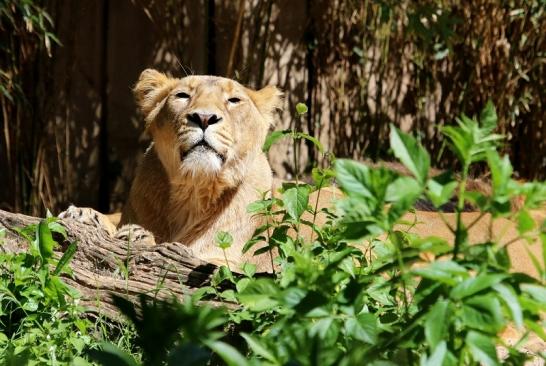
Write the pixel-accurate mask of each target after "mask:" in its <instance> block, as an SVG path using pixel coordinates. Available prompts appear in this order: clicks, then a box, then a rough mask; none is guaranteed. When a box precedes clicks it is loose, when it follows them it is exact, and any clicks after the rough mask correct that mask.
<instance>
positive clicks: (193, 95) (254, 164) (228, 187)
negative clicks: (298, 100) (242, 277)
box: [120, 69, 281, 268]
mask: <svg viewBox="0 0 546 366" xmlns="http://www.w3.org/2000/svg"><path fill="white" fill-rule="evenodd" d="M134 94H135V98H136V101H137V104H138V106H139V108H140V110H141V112H142V114H143V116H144V118H145V122H146V129H147V131H148V132H149V133H150V135H151V136H152V139H153V142H152V144H151V145H150V147H149V148H148V150H147V151H146V153H145V156H144V160H143V162H142V163H141V164H140V166H139V167H138V170H137V172H136V177H135V179H134V181H133V184H132V187H131V191H130V194H129V200H128V202H127V204H126V206H125V208H124V210H123V212H122V217H121V222H120V225H125V224H138V225H140V226H142V227H144V228H145V229H147V230H149V231H151V232H152V233H153V235H154V237H155V240H156V242H158V243H159V242H166V241H176V242H180V243H183V244H185V245H187V246H188V247H190V248H191V249H192V251H193V253H194V254H195V255H196V256H197V257H199V258H201V259H203V260H206V261H209V262H212V263H223V262H224V253H223V252H222V250H221V249H220V248H218V247H216V246H215V245H214V242H215V237H216V234H217V233H218V232H219V231H226V232H229V233H231V235H232V236H233V245H232V246H231V247H230V248H229V249H227V252H226V254H227V258H228V260H230V261H233V262H235V263H241V261H242V260H245V259H247V260H248V261H250V262H256V260H258V259H259V258H260V257H253V256H252V254H251V253H249V256H248V258H244V257H243V258H241V251H242V247H243V245H244V244H245V242H246V241H247V240H248V239H250V238H251V236H252V233H253V232H254V229H255V228H256V222H255V221H254V220H255V219H254V218H252V217H251V215H250V214H248V213H247V210H246V207H247V205H248V204H249V203H251V202H253V201H255V200H257V199H258V198H260V195H261V194H262V192H266V191H269V190H270V189H271V184H272V173H271V168H270V166H269V163H268V161H267V159H266V157H265V155H264V153H263V152H262V149H261V148H262V145H263V143H264V141H265V137H266V135H267V132H268V129H269V126H270V125H271V122H272V119H273V112H274V110H275V109H276V108H277V107H278V106H279V104H280V96H281V93H280V92H279V90H277V88H275V87H273V86H268V87H265V88H263V89H261V90H258V91H255V90H251V89H249V88H246V87H244V86H242V85H241V84H239V83H238V82H236V81H234V80H230V79H226V78H222V77H215V76H187V77H184V78H181V79H178V78H170V77H167V76H166V75H165V74H162V73H160V72H158V71H155V70H151V69H148V70H144V71H143V72H142V74H141V75H140V78H139V80H138V82H137V84H136V86H135V88H134ZM260 267H262V268H263V266H262V265H261V264H260Z"/></svg>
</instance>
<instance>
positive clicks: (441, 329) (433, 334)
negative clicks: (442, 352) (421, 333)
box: [425, 300, 449, 350]
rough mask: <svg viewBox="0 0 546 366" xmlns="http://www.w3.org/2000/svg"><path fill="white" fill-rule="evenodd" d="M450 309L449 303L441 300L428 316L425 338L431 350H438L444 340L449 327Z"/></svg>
mask: <svg viewBox="0 0 546 366" xmlns="http://www.w3.org/2000/svg"><path fill="white" fill-rule="evenodd" d="M448 309H449V302H448V301H447V300H441V301H438V302H437V303H436V304H434V305H433V306H432V308H431V309H430V310H429V311H428V313H427V315H426V320H425V338H426V339H427V342H428V344H429V347H430V349H431V350H433V349H435V348H437V347H438V345H439V344H440V342H441V341H443V340H444V337H445V334H446V332H447V329H448V326H449V317H448Z"/></svg>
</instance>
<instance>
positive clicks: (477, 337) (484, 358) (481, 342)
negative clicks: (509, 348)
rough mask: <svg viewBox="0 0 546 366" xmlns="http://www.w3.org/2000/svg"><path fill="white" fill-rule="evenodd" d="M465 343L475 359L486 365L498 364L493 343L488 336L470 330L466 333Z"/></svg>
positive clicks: (493, 365) (494, 365)
mask: <svg viewBox="0 0 546 366" xmlns="http://www.w3.org/2000/svg"><path fill="white" fill-rule="evenodd" d="M465 343H466V346H467V347H468V349H469V350H470V353H471V354H472V356H473V357H474V359H475V360H476V361H479V362H481V363H482V364H484V365H486V366H496V365H499V361H498V359H497V351H496V349H495V344H494V343H493V342H492V340H491V337H490V336H485V335H483V334H481V333H479V332H475V331H472V330H471V331H470V332H468V334H467V335H466V339H465Z"/></svg>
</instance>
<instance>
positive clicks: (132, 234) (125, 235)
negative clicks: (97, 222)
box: [115, 224, 155, 245]
mask: <svg viewBox="0 0 546 366" xmlns="http://www.w3.org/2000/svg"><path fill="white" fill-rule="evenodd" d="M115 238H116V239H119V240H123V241H126V242H131V243H133V242H139V243H143V244H148V245H155V238H154V234H152V233H151V232H149V231H148V230H146V229H144V228H143V227H142V226H139V225H135V224H127V225H123V226H122V227H120V228H119V229H118V231H117V232H116V234H115Z"/></svg>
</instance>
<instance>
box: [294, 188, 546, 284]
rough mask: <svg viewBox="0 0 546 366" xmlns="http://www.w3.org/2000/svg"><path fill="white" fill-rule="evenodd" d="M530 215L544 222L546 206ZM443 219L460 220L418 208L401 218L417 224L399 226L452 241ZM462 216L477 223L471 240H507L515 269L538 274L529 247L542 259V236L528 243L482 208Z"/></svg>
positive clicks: (323, 200)
mask: <svg viewBox="0 0 546 366" xmlns="http://www.w3.org/2000/svg"><path fill="white" fill-rule="evenodd" d="M317 196H318V195H317V194H316V193H314V194H313V195H312V196H311V197H310V199H309V203H310V204H311V205H313V206H314V205H315V203H316V199H317ZM342 197H343V193H342V192H341V191H340V190H338V189H335V188H332V187H328V188H325V189H323V190H322V191H321V193H320V196H319V197H318V198H319V203H318V207H319V208H320V207H333V202H334V201H335V200H336V199H340V198H342ZM440 215H441V216H440ZM531 216H532V217H533V218H534V219H535V221H536V222H537V224H538V225H541V224H542V222H543V221H544V220H546V212H545V211H544V210H535V211H532V212H531ZM306 219H307V220H311V219H312V218H311V217H306ZM325 219H326V217H325V216H324V214H320V215H319V216H318V217H317V219H316V223H317V224H318V225H319V226H320V225H321V224H322V223H323V222H324V221H325ZM444 220H445V221H446V222H447V223H448V224H449V225H450V226H451V227H455V224H456V222H457V217H456V214H455V213H442V214H440V213H438V212H428V211H416V212H415V213H407V214H406V215H405V216H404V217H403V218H402V219H401V221H405V222H409V223H414V222H415V225H414V226H412V227H411V229H410V228H409V226H407V225H399V226H398V227H397V229H399V230H403V231H405V230H408V229H410V230H409V231H410V232H412V233H415V234H418V235H419V236H420V237H423V238H424V237H427V236H436V237H439V238H442V239H445V240H447V241H448V242H450V243H453V241H454V235H453V233H452V232H451V231H450V229H449V228H448V227H447V226H446V224H445V222H444ZM462 220H463V223H464V224H465V225H466V226H469V225H470V224H472V223H474V224H473V225H472V228H471V229H470V230H469V232H468V238H469V242H470V243H471V244H477V243H483V242H486V241H487V240H489V239H493V240H496V241H498V242H499V243H500V244H501V245H506V244H508V252H509V253H510V258H511V261H512V270H513V271H517V272H523V273H526V274H528V275H531V276H534V277H537V276H538V272H537V270H536V269H535V266H534V265H533V263H532V260H531V258H530V256H529V253H528V251H529V252H531V253H532V254H533V255H534V256H535V257H536V258H537V259H538V260H539V262H541V263H542V258H543V256H542V247H541V243H540V242H539V240H537V241H536V242H533V243H527V242H526V241H525V240H523V239H520V240H515V239H516V238H517V237H518V231H517V226H516V223H515V222H513V221H511V220H508V219H505V218H497V219H494V220H493V222H492V224H491V216H490V215H484V216H481V215H480V213H479V212H464V213H463V214H462ZM302 228H303V229H304V230H307V231H306V232H305V233H303V236H304V237H309V236H310V235H311V233H310V231H309V230H308V229H307V228H306V227H303V226H302ZM490 229H491V230H490Z"/></svg>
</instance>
